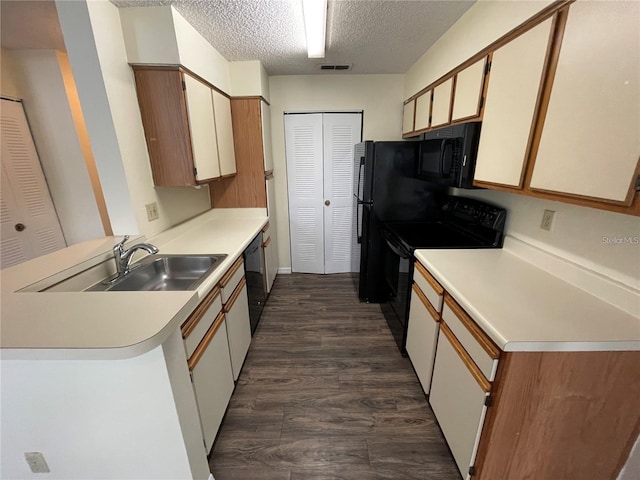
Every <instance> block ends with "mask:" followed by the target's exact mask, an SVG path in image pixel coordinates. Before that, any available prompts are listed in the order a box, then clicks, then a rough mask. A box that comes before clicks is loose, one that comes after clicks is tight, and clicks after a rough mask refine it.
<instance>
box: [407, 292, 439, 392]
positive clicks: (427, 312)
mask: <svg viewBox="0 0 640 480" xmlns="http://www.w3.org/2000/svg"><path fill="white" fill-rule="evenodd" d="M412 290H413V291H412V292H411V308H410V310H409V325H408V329H407V353H408V354H409V358H410V359H411V363H412V364H413V368H414V370H415V371H416V375H417V376H418V380H419V381H420V384H421V385H422V389H423V390H424V393H426V394H427V395H428V394H429V390H430V388H431V372H432V371H433V361H434V357H435V354H436V343H437V341H438V330H439V321H440V315H439V314H438V313H437V312H436V311H435V310H434V309H433V306H432V305H431V303H429V300H427V298H426V297H425V296H424V294H423V293H422V291H421V290H420V288H419V287H418V286H417V285H416V284H415V283H414V284H413V286H412Z"/></svg>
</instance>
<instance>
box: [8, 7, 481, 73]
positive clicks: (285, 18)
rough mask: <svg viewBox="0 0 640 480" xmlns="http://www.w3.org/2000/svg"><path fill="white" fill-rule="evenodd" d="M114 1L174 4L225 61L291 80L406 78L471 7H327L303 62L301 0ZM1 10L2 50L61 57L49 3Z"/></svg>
mask: <svg viewBox="0 0 640 480" xmlns="http://www.w3.org/2000/svg"><path fill="white" fill-rule="evenodd" d="M111 1H112V3H113V4H115V5H117V6H118V7H121V8H126V7H130V6H136V7H145V6H159V5H173V6H174V7H175V8H176V10H177V11H178V12H180V14H181V15H182V16H183V17H184V18H185V19H186V20H187V21H188V22H189V23H191V24H192V25H193V26H194V27H195V28H196V30H198V31H199V32H200V34H201V35H202V36H203V37H205V38H206V39H207V40H208V41H209V42H210V43H211V44H212V45H213V46H214V47H215V48H216V49H217V50H218V51H219V52H220V53H221V54H222V55H223V56H224V57H225V58H226V59H227V60H230V61H236V60H260V61H262V63H263V65H264V66H265V68H266V70H267V72H268V73H269V75H296V74H315V73H320V70H319V65H320V64H349V65H352V69H351V70H350V72H349V73H360V74H364V73H405V72H406V71H407V70H408V69H409V67H411V65H413V63H415V61H416V60H417V59H418V58H420V56H421V55H422V54H423V53H424V52H426V51H427V50H428V49H429V47H430V46H431V45H433V44H434V43H435V42H436V41H437V40H438V38H440V36H441V35H442V34H443V33H444V32H446V31H447V30H448V29H449V27H450V26H451V25H453V24H454V23H455V22H456V21H457V20H458V18H460V17H461V16H462V14H463V13H464V12H465V11H466V10H468V9H469V7H471V5H472V4H473V3H474V1H475V0H444V1H439V0H394V1H390V0H329V15H328V21H327V51H326V56H325V58H324V59H309V58H307V54H306V46H305V39H304V24H303V17H302V6H301V0H111ZM0 6H1V8H2V11H1V18H2V25H1V27H2V28H1V39H2V46H3V47H5V48H56V49H60V50H64V42H63V40H62V35H61V34H60V26H59V24H58V19H57V15H56V12H55V4H54V3H53V1H51V0H45V1H30V0H19V1H14V0H0ZM25 26H27V27H26V28H25ZM326 74H339V73H333V72H331V73H326Z"/></svg>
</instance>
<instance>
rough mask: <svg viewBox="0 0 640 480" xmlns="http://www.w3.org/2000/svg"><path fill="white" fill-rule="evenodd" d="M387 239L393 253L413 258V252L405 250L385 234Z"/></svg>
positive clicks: (401, 256)
mask: <svg viewBox="0 0 640 480" xmlns="http://www.w3.org/2000/svg"><path fill="white" fill-rule="evenodd" d="M385 241H386V242H387V246H388V247H389V248H390V249H391V251H392V252H393V253H395V254H396V255H398V256H399V257H400V258H411V254H409V253H407V252H406V251H404V249H403V248H401V247H400V246H398V245H396V244H395V242H393V241H392V240H391V239H390V238H389V237H388V236H387V235H385Z"/></svg>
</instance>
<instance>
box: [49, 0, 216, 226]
mask: <svg viewBox="0 0 640 480" xmlns="http://www.w3.org/2000/svg"><path fill="white" fill-rule="evenodd" d="M56 6H57V9H58V16H59V18H60V24H61V27H62V32H63V35H64V37H65V43H66V46H67V51H68V53H69V58H70V60H71V66H72V68H73V72H74V77H75V79H76V84H77V87H78V93H79V96H80V101H81V102H82V108H83V112H84V115H85V120H86V124H87V130H88V132H89V137H90V139H91V145H92V147H93V153H94V157H95V160H96V165H97V168H98V172H99V175H100V181H101V184H102V188H103V191H104V196H105V201H106V204H107V209H108V211H109V217H110V219H111V223H112V227H113V231H114V233H115V234H116V235H121V234H125V233H142V234H145V235H154V234H156V233H159V232H161V231H164V230H166V229H167V228H169V227H171V226H173V225H175V224H177V223H179V222H181V221H183V220H185V219H187V218H191V217H193V216H195V215H197V214H199V213H201V212H203V211H205V210H207V209H209V207H210V202H209V195H208V189H207V187H204V188H201V189H195V188H186V187H180V188H156V187H154V185H153V179H152V177H151V168H150V164H149V156H148V153H147V148H146V143H145V139H144V130H143V128H142V121H141V118H140V110H139V108H138V102H137V97H136V92H135V83H134V79H133V73H132V71H131V68H130V67H129V65H128V63H127V56H126V50H125V45H124V38H123V35H122V27H121V23H120V15H119V13H118V9H117V8H116V7H115V6H114V5H113V4H112V3H110V2H108V1H106V0H96V1H91V2H85V1H78V2H66V1H58V2H57V3H56ZM151 202H157V204H158V211H159V214H160V219H159V220H156V221H153V222H148V221H147V216H146V210H145V204H148V203H151Z"/></svg>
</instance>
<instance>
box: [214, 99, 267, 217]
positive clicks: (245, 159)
mask: <svg viewBox="0 0 640 480" xmlns="http://www.w3.org/2000/svg"><path fill="white" fill-rule="evenodd" d="M260 102H261V99H260V98H259V97H247V98H234V99H232V100H231V116H232V121H233V139H234V145H235V152H236V168H237V172H236V175H235V176H234V177H231V178H223V179H221V180H219V181H216V182H212V183H211V184H210V185H209V191H210V194H211V204H212V205H213V206H214V207H215V208H265V207H266V206H267V194H266V185H265V178H264V165H265V163H264V162H265V160H264V150H263V148H264V146H263V136H262V127H261V126H262V120H261V107H260Z"/></svg>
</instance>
